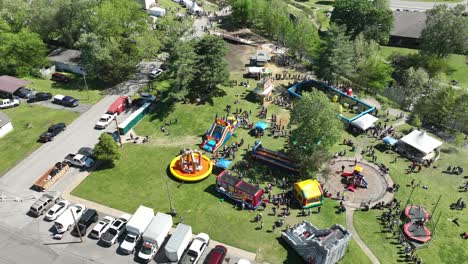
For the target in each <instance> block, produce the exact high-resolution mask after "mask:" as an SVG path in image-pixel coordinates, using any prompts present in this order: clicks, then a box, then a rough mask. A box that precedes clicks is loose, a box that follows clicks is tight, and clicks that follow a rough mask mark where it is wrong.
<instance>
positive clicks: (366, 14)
mask: <svg viewBox="0 0 468 264" xmlns="http://www.w3.org/2000/svg"><path fill="white" fill-rule="evenodd" d="M382 3H383V1H382V0H381V1H378V2H377V3H376V4H374V3H373V1H362V0H336V1H335V4H334V9H333V12H332V16H331V21H332V22H334V23H337V24H339V25H345V26H346V33H347V35H349V36H351V38H352V39H354V38H356V37H357V36H358V35H359V34H360V33H363V34H364V36H365V37H366V39H372V40H375V41H376V42H378V43H381V44H385V43H387V42H388V39H389V37H390V31H391V30H392V27H393V14H392V11H391V10H390V8H389V7H388V5H384V4H382Z"/></svg>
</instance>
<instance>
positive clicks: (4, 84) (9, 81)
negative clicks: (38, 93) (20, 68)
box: [0, 75, 29, 94]
mask: <svg viewBox="0 0 468 264" xmlns="http://www.w3.org/2000/svg"><path fill="white" fill-rule="evenodd" d="M28 83H29V81H25V80H21V79H18V78H15V77H12V76H8V75H3V76H0V92H5V93H10V94H12V93H14V92H16V90H18V89H19V88H21V87H24V86H25V85H26V84H28Z"/></svg>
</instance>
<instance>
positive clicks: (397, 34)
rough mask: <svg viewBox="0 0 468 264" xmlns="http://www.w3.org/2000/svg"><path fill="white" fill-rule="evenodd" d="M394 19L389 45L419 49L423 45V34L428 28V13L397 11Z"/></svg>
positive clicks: (394, 13)
mask: <svg viewBox="0 0 468 264" xmlns="http://www.w3.org/2000/svg"><path fill="white" fill-rule="evenodd" d="M393 18H394V20H393V29H392V31H391V32H390V41H389V45H392V46H399V47H408V48H417V47H418V46H419V44H420V43H421V33H422V31H423V30H424V28H425V27H426V13H424V12H411V11H395V12H393Z"/></svg>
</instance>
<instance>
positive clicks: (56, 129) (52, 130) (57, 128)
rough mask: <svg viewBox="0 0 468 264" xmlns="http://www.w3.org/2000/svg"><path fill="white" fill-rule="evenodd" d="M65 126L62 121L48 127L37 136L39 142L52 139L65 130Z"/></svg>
mask: <svg viewBox="0 0 468 264" xmlns="http://www.w3.org/2000/svg"><path fill="white" fill-rule="evenodd" d="M65 127H66V126H65V124H64V123H58V124H55V125H53V126H51V127H49V129H47V131H46V132H44V133H42V135H41V136H40V137H39V142H47V141H52V139H54V137H55V136H56V135H58V134H59V133H60V132H62V131H64V130H65Z"/></svg>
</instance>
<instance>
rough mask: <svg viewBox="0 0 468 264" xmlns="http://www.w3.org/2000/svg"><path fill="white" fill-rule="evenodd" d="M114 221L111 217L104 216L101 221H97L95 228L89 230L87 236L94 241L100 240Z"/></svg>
mask: <svg viewBox="0 0 468 264" xmlns="http://www.w3.org/2000/svg"><path fill="white" fill-rule="evenodd" d="M114 220H115V218H114V217H112V216H104V218H103V219H101V221H99V222H98V223H97V224H96V226H94V228H93V230H91V233H89V235H90V236H91V237H92V238H95V239H99V238H101V235H102V234H104V233H105V232H106V231H107V230H108V229H109V227H110V226H111V224H112V222H114Z"/></svg>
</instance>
